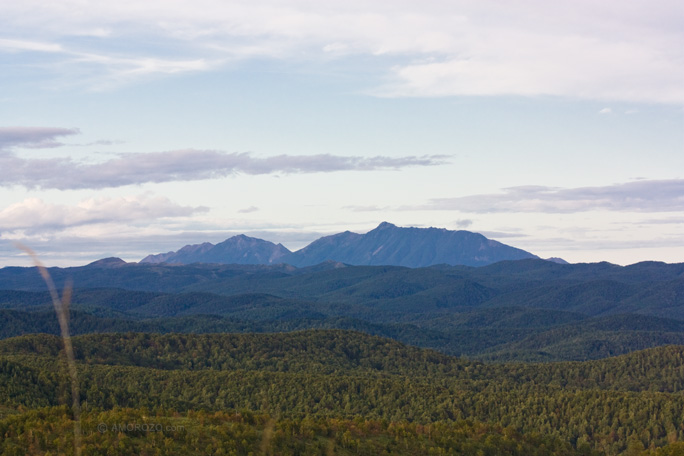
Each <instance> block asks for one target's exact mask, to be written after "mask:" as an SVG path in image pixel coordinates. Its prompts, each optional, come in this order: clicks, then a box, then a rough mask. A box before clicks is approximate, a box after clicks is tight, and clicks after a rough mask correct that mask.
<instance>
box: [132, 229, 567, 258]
mask: <svg viewBox="0 0 684 456" xmlns="http://www.w3.org/2000/svg"><path fill="white" fill-rule="evenodd" d="M528 258H538V257H537V256H536V255H533V254H531V253H529V252H526V251H524V250H521V249H517V248H515V247H511V246H508V245H505V244H502V243H500V242H497V241H493V240H491V239H487V238H486V237H484V236H483V235H481V234H478V233H472V232H470V231H450V230H447V229H444V228H401V227H397V226H396V225H393V224H391V223H387V222H383V223H381V224H380V225H379V226H378V227H377V228H375V229H374V230H371V231H369V232H368V233H366V234H357V233H352V232H350V231H345V232H344V233H339V234H335V235H332V236H325V237H322V238H320V239H318V240H316V241H314V242H312V243H311V244H309V245H308V246H306V247H304V248H303V249H301V250H298V251H296V252H290V251H289V250H288V249H286V248H285V247H283V246H282V245H281V244H277V245H276V244H273V243H272V242H268V241H264V240H262V239H256V238H251V237H248V236H245V235H239V236H234V237H232V238H230V239H228V240H226V241H224V242H222V243H220V244H217V245H213V244H210V243H204V244H196V245H187V246H185V247H183V248H182V249H180V250H179V251H177V252H168V253H161V254H158V255H148V256H147V257H145V258H144V259H143V260H142V261H141V263H168V264H192V263H220V264H277V263H287V264H291V265H293V266H297V267H303V266H313V265H317V264H320V263H323V262H326V261H333V262H339V263H345V264H350V265H362V266H374V265H391V266H406V267H410V268H419V267H424V266H432V265H436V264H449V265H465V266H484V265H488V264H492V263H496V262H498V261H503V260H522V259H528ZM561 261H562V260H561Z"/></svg>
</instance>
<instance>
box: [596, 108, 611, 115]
mask: <svg viewBox="0 0 684 456" xmlns="http://www.w3.org/2000/svg"><path fill="white" fill-rule="evenodd" d="M598 113H599V114H612V113H613V110H612V109H611V108H603V109H601V110H600V111H599V112H598Z"/></svg>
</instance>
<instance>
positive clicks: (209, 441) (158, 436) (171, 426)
mask: <svg viewBox="0 0 684 456" xmlns="http://www.w3.org/2000/svg"><path fill="white" fill-rule="evenodd" d="M112 265H114V266H112ZM50 272H51V274H52V275H53V276H54V278H55V281H56V283H57V285H58V286H59V287H63V286H64V283H65V282H66V281H67V280H69V279H73V281H74V283H75V284H76V288H75V289H74V290H73V294H72V300H71V310H70V315H69V317H70V321H69V322H70V328H71V332H72V334H73V335H74V337H73V339H72V340H73V346H74V355H75V361H76V364H77V370H78V384H79V387H80V392H79V399H80V402H81V404H82V414H81V416H80V420H75V417H76V416H77V415H76V414H75V412H74V409H72V408H71V407H70V404H71V391H72V390H71V383H70V380H69V375H68V374H67V369H66V362H65V353H64V348H63V341H62V339H61V338H59V337H58V336H57V335H58V334H59V333H60V328H59V325H58V322H57V319H56V318H55V312H54V309H53V308H52V303H51V297H50V294H49V293H48V292H47V291H45V284H44V283H43V282H42V279H41V278H40V276H39V275H38V274H37V273H36V270H35V269H34V268H3V269H0V436H1V439H0V454H3V455H4V454H10V455H14V454H21V455H24V454H44V455H47V454H50V455H53V454H72V452H73V446H74V439H75V435H76V433H75V432H74V430H73V429H74V427H73V426H74V423H75V422H76V423H80V424H81V428H82V441H81V448H82V454H90V455H109V454H117V455H118V454H150V455H153V454H154V455H156V454H241V455H250V454H252V455H256V454H272V455H277V454H302V455H306V454H312V455H313V454H325V455H332V454H337V455H352V454H366V455H378V454H388V455H389V454H399V455H401V454H405V455H415V454H421V455H422V454H466V455H469V454H473V455H478V456H479V455H602V454H606V455H642V456H647V455H648V456H665V455H681V454H684V265H667V264H662V263H640V264H637V265H632V266H629V267H619V266H615V265H610V264H608V263H598V264H589V265H562V264H555V263H551V262H547V261H542V260H523V261H517V262H501V263H496V264H493V265H490V266H486V267H480V268H469V267H464V266H434V267H429V268H417V269H409V268H402V267H389V266H387V267H386V266H376V267H350V266H346V265H342V264H339V263H324V264H321V265H317V266H313V267H308V268H294V267H292V266H288V265H275V266H261V265H207V264H195V265H188V266H168V265H134V264H125V263H123V262H120V261H117V262H107V261H105V262H99V263H96V264H94V265H90V266H85V267H81V268H66V269H59V268H51V269H50Z"/></svg>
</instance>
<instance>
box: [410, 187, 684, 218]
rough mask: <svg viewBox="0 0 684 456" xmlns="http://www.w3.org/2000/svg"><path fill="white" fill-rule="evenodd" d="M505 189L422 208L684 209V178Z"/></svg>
mask: <svg viewBox="0 0 684 456" xmlns="http://www.w3.org/2000/svg"><path fill="white" fill-rule="evenodd" d="M503 191H504V192H503V193H498V194H483V195H470V196H462V197H457V198H438V199H433V200H432V201H431V202H430V203H429V204H427V205H425V206H422V207H421V209H428V210H458V211H462V212H471V213H508V212H511V213H513V212H541V213H574V212H586V211H595V210H606V211H630V212H678V211H683V210H684V179H670V180H642V181H636V182H628V183H622V184H615V185H609V186H604V187H578V188H557V187H544V186H532V185H530V186H521V187H510V188H506V189H503ZM414 209H416V208H414Z"/></svg>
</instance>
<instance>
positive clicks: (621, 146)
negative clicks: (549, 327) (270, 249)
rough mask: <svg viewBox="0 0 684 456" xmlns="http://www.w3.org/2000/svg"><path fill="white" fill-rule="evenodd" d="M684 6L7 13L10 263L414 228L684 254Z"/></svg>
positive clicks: (3, 16) (0, 215)
mask: <svg viewBox="0 0 684 456" xmlns="http://www.w3.org/2000/svg"><path fill="white" fill-rule="evenodd" d="M682 43H684V2H681V1H680V0H659V1H655V2H654V1H653V0H649V1H645V0H620V1H617V0H605V1H601V2H596V1H594V0H591V1H589V0H576V1H573V2H548V1H546V0H519V1H501V0H472V1H469V0H465V1H463V0H450V1H448V2H447V1H431V0H427V1H426V0H421V1H420V2H419V1H416V0H412V1H402V0H393V1H385V0H374V1H373V2H368V1H363V2H362V1H356V0H344V1H339V0H326V1H305V0H278V1H275V0H273V1H259V0H249V1H223V0H221V1H218V0H193V1H187V0H163V1H161V0H149V1H145V2H140V1H128V0H119V1H117V2H103V1H93V0H59V1H54V2H45V1H44V0H23V1H21V2H17V1H14V0H12V1H10V0H0V267H4V266H27V265H29V264H30V261H29V259H28V258H26V256H25V254H23V253H22V252H21V251H20V250H19V249H17V247H16V243H21V244H23V245H27V246H29V247H31V248H33V249H34V250H35V251H36V252H37V253H38V254H39V255H40V257H41V258H42V259H43V261H44V262H45V263H46V264H48V265H54V266H77V265H83V264H87V263H89V262H91V261H94V260H96V259H99V258H104V257H109V256H117V257H120V258H123V259H124V260H126V261H139V260H140V259H141V258H143V257H144V256H146V255H147V254H149V253H159V252H167V251H171V250H177V249H178V248H180V247H182V246H184V245H186V244H197V243H202V242H214V243H216V242H220V241H222V240H224V239H226V238H228V237H231V236H233V235H236V234H241V233H244V234H247V235H250V236H255V237H259V238H262V239H266V240H269V241H272V242H276V243H278V242H280V243H282V244H283V245H285V246H286V247H288V248H290V249H291V250H296V249H299V248H301V247H303V246H305V245H306V244H308V243H309V242H311V241H313V240H315V239H316V238H318V237H320V236H323V235H329V234H334V233H337V232H341V231H345V230H350V231H354V232H358V233H364V232H367V231H369V230H371V229H373V228H374V227H376V226H377V225H378V224H379V223H381V222H383V221H388V222H391V223H394V224H396V225H399V226H417V227H430V226H434V227H439V228H447V229H452V230H460V229H464V230H469V231H474V232H479V233H482V234H484V235H485V236H487V237H489V238H492V239H496V240H498V241H500V242H503V243H505V244H509V245H513V246H515V247H518V248H522V249H525V250H528V251H530V252H532V253H534V254H536V255H539V256H540V257H544V258H546V257H561V258H564V259H565V260H567V261H569V262H573V263H575V262H597V261H609V262H612V263H616V264H622V265H627V264H633V263H636V262H639V261H647V260H654V261H665V262H669V263H680V262H684V46H682Z"/></svg>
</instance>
